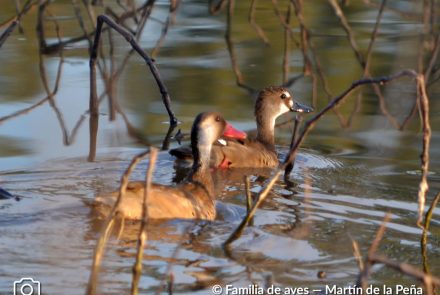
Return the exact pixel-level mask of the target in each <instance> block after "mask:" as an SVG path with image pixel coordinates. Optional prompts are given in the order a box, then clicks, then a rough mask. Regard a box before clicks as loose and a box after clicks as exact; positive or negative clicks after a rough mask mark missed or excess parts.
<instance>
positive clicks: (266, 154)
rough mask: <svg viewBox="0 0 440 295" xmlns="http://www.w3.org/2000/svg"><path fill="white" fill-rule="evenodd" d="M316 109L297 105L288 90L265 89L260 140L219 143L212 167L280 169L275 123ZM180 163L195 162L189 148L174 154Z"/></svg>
mask: <svg viewBox="0 0 440 295" xmlns="http://www.w3.org/2000/svg"><path fill="white" fill-rule="evenodd" d="M311 110H312V109H311V108H310V107H307V106H303V105H300V104H299V103H297V102H294V100H293V98H292V96H291V95H290V93H289V92H288V90H287V89H286V88H283V87H276V86H271V87H267V88H265V89H263V90H262V91H261V92H260V93H259V95H258V98H257V101H256V102H255V117H256V122H257V137H256V138H255V139H243V140H225V141H223V144H219V143H216V144H215V145H214V146H213V147H212V151H211V160H210V165H211V167H221V168H240V167H241V168H249V167H252V168H264V167H276V166H277V165H278V155H277V152H276V149H275V120H276V118H278V117H279V116H281V115H282V114H284V113H287V112H289V111H292V112H310V111H311ZM170 154H171V155H173V156H175V157H177V158H179V159H189V158H191V149H190V148H189V147H179V148H176V149H173V150H170Z"/></svg>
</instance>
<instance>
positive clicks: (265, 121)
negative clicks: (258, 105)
mask: <svg viewBox="0 0 440 295" xmlns="http://www.w3.org/2000/svg"><path fill="white" fill-rule="evenodd" d="M274 130H275V120H274V118H272V117H264V116H261V115H257V140H258V141H260V142H261V143H264V144H265V145H267V146H269V147H272V148H275V135H274Z"/></svg>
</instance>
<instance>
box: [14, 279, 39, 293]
mask: <svg viewBox="0 0 440 295" xmlns="http://www.w3.org/2000/svg"><path fill="white" fill-rule="evenodd" d="M40 291H41V284H40V282H39V281H36V280H34V279H33V278H21V279H20V280H19V281H15V282H14V295H40Z"/></svg>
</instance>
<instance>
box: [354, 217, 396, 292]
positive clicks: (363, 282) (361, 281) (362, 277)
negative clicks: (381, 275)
mask: <svg viewBox="0 0 440 295" xmlns="http://www.w3.org/2000/svg"><path fill="white" fill-rule="evenodd" d="M390 218H391V214H390V213H387V214H386V215H385V217H384V219H383V222H382V224H381V225H380V227H379V229H378V230H377V232H376V236H375V237H374V240H373V243H371V246H370V249H368V254H367V258H366V261H365V263H364V266H363V269H362V271H361V272H360V273H359V278H358V283H357V284H356V285H357V286H360V287H362V289H363V290H365V289H366V288H367V280H368V276H369V275H370V270H371V267H372V262H371V260H370V257H372V256H373V255H375V254H376V251H377V248H379V244H380V242H381V241H382V238H383V236H384V234H385V229H386V224H387V223H388V222H389V221H390Z"/></svg>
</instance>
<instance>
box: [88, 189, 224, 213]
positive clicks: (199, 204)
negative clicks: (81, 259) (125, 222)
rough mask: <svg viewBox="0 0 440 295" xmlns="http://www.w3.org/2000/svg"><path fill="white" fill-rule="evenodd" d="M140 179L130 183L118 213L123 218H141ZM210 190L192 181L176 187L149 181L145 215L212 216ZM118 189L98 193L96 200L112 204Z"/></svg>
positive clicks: (212, 208)
mask: <svg viewBox="0 0 440 295" xmlns="http://www.w3.org/2000/svg"><path fill="white" fill-rule="evenodd" d="M144 185H145V183H144V182H131V183H129V185H128V187H127V192H126V194H125V195H124V196H123V198H124V199H123V201H122V202H121V205H120V206H119V209H118V210H119V212H120V213H121V214H122V215H123V216H124V217H125V218H127V219H134V220H139V219H142V201H143V197H142V196H143V195H144ZM211 194H212V190H211V189H210V188H209V189H208V188H206V189H205V188H204V187H203V186H201V185H199V184H195V183H185V184H182V185H179V186H176V187H168V186H165V185H158V184H153V185H152V186H151V193H150V194H149V196H148V199H147V207H148V218H151V219H171V218H180V219H206V220H214V219H215V216H216V214H215V198H214V196H213V195H211ZM117 197H118V192H113V193H111V194H110V195H106V196H102V197H101V196H98V197H97V198H96V201H97V202H99V203H101V204H105V205H108V206H112V205H113V204H114V202H115V201H116V198H117Z"/></svg>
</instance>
